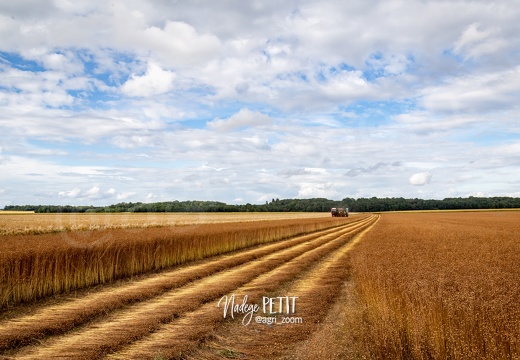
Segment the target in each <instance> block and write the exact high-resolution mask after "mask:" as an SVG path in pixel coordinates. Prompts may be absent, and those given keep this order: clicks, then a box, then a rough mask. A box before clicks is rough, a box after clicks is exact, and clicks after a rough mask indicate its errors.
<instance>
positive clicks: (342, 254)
mask: <svg viewBox="0 0 520 360" xmlns="http://www.w3.org/2000/svg"><path fill="white" fill-rule="evenodd" d="M378 219H379V216H378V217H377V219H376V221H374V222H373V223H372V224H370V225H369V226H368V227H366V228H365V229H363V231H361V232H360V233H359V234H357V235H356V237H355V238H354V239H353V240H352V241H350V242H349V243H347V244H346V245H344V246H342V247H341V248H340V249H338V251H336V252H334V253H332V254H331V255H330V256H329V257H327V258H326V259H324V261H322V262H321V263H319V264H317V266H315V267H313V269H312V270H311V271H309V272H308V273H307V274H306V276H304V277H302V278H300V279H297V280H296V281H294V282H293V283H292V284H291V286H290V287H289V288H288V289H287V290H286V292H287V293H289V294H294V295H297V296H298V308H297V313H296V314H294V316H299V317H302V318H303V322H302V323H301V324H285V325H283V324H280V323H277V324H275V325H273V326H272V327H268V326H266V325H265V324H254V323H253V324H251V326H248V327H244V326H242V325H241V324H237V323H236V322H234V323H231V324H229V326H227V329H221V331H219V335H218V336H217V337H216V339H215V340H212V341H211V340H210V341H208V342H207V343H206V344H204V346H199V348H198V349H197V350H195V351H193V352H191V354H189V355H187V356H184V357H183V359H193V360H194V359H197V360H201V359H204V360H216V359H222V358H223V356H222V354H233V356H234V357H245V358H255V359H256V358H259V359H295V358H294V357H293V356H292V354H293V353H294V351H291V350H294V349H296V348H297V347H298V342H301V341H304V340H306V339H307V338H309V336H310V335H311V334H312V333H313V332H315V331H317V330H318V329H319V328H320V326H321V324H322V322H323V319H325V317H326V316H327V315H328V312H329V310H330V309H331V308H332V307H333V305H334V303H335V300H336V299H337V297H338V296H339V294H340V293H339V292H340V289H341V287H342V286H343V285H344V283H345V281H347V280H348V278H349V275H350V274H349V272H348V271H346V267H347V266H348V257H349V256H350V255H349V253H350V251H351V250H352V248H353V247H354V245H355V244H356V243H358V242H359V241H361V239H362V238H363V236H364V235H365V234H366V233H367V232H368V231H370V230H371V229H372V227H373V226H374V225H375V223H376V222H377V220H378ZM248 291H250V290H248ZM290 316H292V315H290ZM323 350H324V353H322V355H325V356H326V354H327V351H326V349H323ZM329 355H330V354H329ZM151 358H153V357H151Z"/></svg>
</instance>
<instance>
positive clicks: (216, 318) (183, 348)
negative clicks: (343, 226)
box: [109, 216, 378, 360]
mask: <svg viewBox="0 0 520 360" xmlns="http://www.w3.org/2000/svg"><path fill="white" fill-rule="evenodd" d="M377 219H378V217H376V216H373V217H371V218H370V219H368V221H366V222H364V223H363V226H362V227H360V228H358V229H357V231H355V232H353V233H350V234H349V236H341V235H340V236H339V237H338V238H337V239H335V240H336V241H337V242H336V243H335V246H333V247H332V246H331V248H332V249H327V251H326V252H325V251H323V250H325V249H322V248H318V249H315V250H313V251H309V252H306V253H305V254H302V255H300V256H298V257H296V258H294V259H292V260H291V261H288V262H286V263H284V264H283V265H281V266H279V267H276V268H274V269H272V270H271V271H269V272H266V273H263V274H261V275H259V276H257V277H256V278H254V279H253V280H252V281H250V282H248V283H247V284H244V285H242V286H240V287H238V288H235V289H233V290H232V293H233V295H236V296H237V301H239V299H243V296H244V295H247V296H248V302H249V303H259V302H260V298H261V297H262V296H264V295H269V294H275V293H276V294H279V293H280V292H284V294H292V295H298V298H300V299H301V298H304V299H306V301H305V302H304V303H305V305H304V307H302V308H301V309H300V308H299V310H298V313H301V314H309V316H306V317H305V319H304V321H305V322H306V323H307V322H310V323H312V322H316V323H317V322H318V320H319V317H320V316H322V315H323V314H322V313H324V312H326V310H327V309H328V305H330V303H331V301H332V299H333V298H334V296H335V290H337V288H338V287H339V286H341V281H342V280H344V278H345V276H343V275H345V274H347V272H346V271H345V268H344V266H345V256H346V254H347V253H348V252H349V251H350V249H351V248H352V246H353V245H354V244H355V243H357V242H358V241H359V240H360V239H361V237H362V235H363V234H364V233H365V232H367V231H368V230H369V229H370V228H371V227H372V226H373V225H374V224H375V222H376V221H377ZM323 288H327V289H328V290H330V291H329V293H328V296H327V297H321V298H319V296H321V295H322V293H323ZM229 296H231V295H229ZM317 299H318V300H319V301H316V300H317ZM219 302H220V303H221V300H220V299H218V300H215V301H212V302H208V303H207V304H204V305H203V306H201V307H199V308H197V309H196V310H195V311H192V312H189V313H187V314H184V315H183V316H181V317H180V318H179V319H176V320H174V321H172V322H170V323H168V324H165V325H162V326H161V327H160V329H158V330H157V331H155V332H154V333H152V334H151V335H150V336H148V337H146V338H143V339H142V340H139V341H136V342H135V343H133V344H132V345H130V346H128V347H126V348H125V349H123V350H122V351H119V352H118V353H116V354H112V355H110V356H109V358H111V359H121V360H122V359H156V358H166V359H176V358H187V357H191V358H194V359H197V358H205V357H208V355H209V356H210V357H211V356H212V355H214V356H215V358H219V359H221V358H223V357H226V356H223V355H225V354H226V353H227V354H228V355H233V354H234V355H235V356H236V357H242V356H244V355H248V354H247V352H249V355H255V356H258V357H255V358H270V357H272V356H273V355H275V352H273V349H272V348H271V346H270V344H271V343H272V340H273V339H271V336H274V337H277V336H278V335H279V334H276V333H274V332H273V330H274V329H275V328H277V326H269V325H265V324H261V325H260V324H255V321H254V319H253V318H252V317H251V318H249V317H247V316H245V315H244V314H240V315H238V316H237V317H236V318H235V319H234V321H227V322H225V321H224V316H223V311H222V310H219V309H218V308H219V307H221V306H219ZM298 305H300V300H298ZM317 307H318V309H317ZM318 310H320V311H318ZM253 316H254V315H253ZM227 317H229V314H228V315H227ZM223 324H227V325H228V329H227V330H226V329H225V326H223ZM245 324H247V325H245ZM229 327H231V329H232V330H230V329H229ZM281 328H285V327H284V326H281V327H280V329H281ZM301 329H302V327H301V326H298V325H296V326H295V327H291V329H290V330H291V331H292V332H294V333H296V334H299V335H300V336H306V333H305V332H302V331H301ZM307 329H309V327H307ZM286 330H287V329H286ZM225 331H227V334H223V335H221V336H220V338H221V339H227V341H226V342H227V344H226V345H224V344H222V343H221V344H218V343H216V342H212V346H213V347H210V346H209V345H208V344H206V343H205V341H206V340H208V339H209V338H211V337H212V335H213V334H214V333H215V332H218V333H219V334H222V333H223V332H225ZM283 336H286V334H285V335H284V334H282V337H281V338H280V337H279V339H287V337H283ZM237 343H241V344H242V345H243V346H247V347H248V348H249V347H250V346H251V345H253V346H252V347H251V348H250V350H248V351H247V352H244V351H243V350H244V349H241V351H236V350H235V349H233V348H234V347H236V344H237ZM201 344H204V346H203V347H202V349H200V348H198V347H199V346H200V345H201ZM266 345H267V346H266ZM255 346H256V348H261V349H263V350H264V351H262V352H258V351H257V352H256V353H255V350H257V349H255ZM238 347H240V346H238ZM277 347H278V348H280V344H278V345H277ZM251 349H252V350H253V351H251Z"/></svg>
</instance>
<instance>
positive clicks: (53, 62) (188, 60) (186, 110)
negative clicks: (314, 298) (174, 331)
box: [0, 0, 520, 204]
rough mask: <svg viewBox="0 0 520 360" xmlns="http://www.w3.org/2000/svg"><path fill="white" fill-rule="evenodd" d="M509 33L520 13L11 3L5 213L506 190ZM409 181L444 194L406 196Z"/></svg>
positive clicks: (513, 177) (512, 83)
mask: <svg viewBox="0 0 520 360" xmlns="http://www.w3.org/2000/svg"><path fill="white" fill-rule="evenodd" d="M424 14H428V16H427V17H426V18H425V17H424ZM446 14H450V16H446ZM418 18H421V19H422V21H421V26H417V19H418ZM518 18H520V8H519V7H518V6H516V3H515V1H514V0H503V1H500V2H494V3H493V4H492V5H491V4H490V3H489V2H486V1H469V0H461V1H457V2H450V1H433V0H425V1H422V0H421V1H419V0H411V1H408V2H402V1H401V2H399V1H383V2H382V1H372V0H367V1H360V0H359V1H339V0H324V1H314V0H312V1H297V2H284V3H274V2H272V3H271V2H253V1H250V2H247V1H245V2H244V1H229V2H212V1H207V0H202V1H200V2H197V4H194V3H193V2H188V1H184V2H182V1H181V2H179V1H177V2H174V3H172V2H166V1H155V2H153V1H134V0H131V1H123V0H112V1H110V2H103V1H91V2H83V3H81V4H74V2H71V1H69V0H55V1H51V0H45V1H35V0H24V1H11V2H6V1H4V2H3V3H2V4H0V37H1V40H2V41H0V106H1V107H2V112H1V113H0V134H2V136H1V137H0V149H1V154H0V174H1V176H0V177H1V182H2V188H5V189H8V191H7V190H6V192H5V193H4V195H3V197H5V196H7V194H9V198H10V199H12V200H13V201H14V202H17V203H43V202H49V203H52V202H56V201H58V202H61V203H64V202H75V203H78V204H79V203H86V202H89V203H90V202H92V203H94V204H105V203H110V202H114V201H119V200H125V199H130V198H131V199H132V200H134V199H135V200H137V201H147V200H150V199H152V198H158V199H165V200H169V199H175V198H179V197H182V198H183V199H186V200H188V199H194V198H205V199H218V200H222V201H230V199H241V200H240V201H243V202H252V201H258V200H259V199H264V198H265V199H267V200H271V198H272V197H279V198H290V197H313V196H324V197H335V198H343V197H345V196H352V197H371V196H421V197H426V196H429V197H437V198H443V197H445V196H464V195H467V194H472V193H477V192H478V191H482V192H484V193H486V194H490V195H492V194H498V195H500V194H514V193H516V192H517V190H515V189H517V188H518V180H517V174H518V172H519V168H518V166H520V164H519V159H518V156H517V154H518V145H517V143H518V137H519V136H520V135H519V134H520V129H519V128H518V118H520V108H519V106H518V104H519V102H518V94H519V93H520V70H519V67H518V64H519V61H518V54H519V53H520V43H518ZM439 29H442V31H439ZM424 39H428V41H426V42H425V41H424ZM237 130H239V131H237ZM395 159H399V160H400V162H396V161H395ZM425 159H428V160H427V161H426V160H425ZM475 159H478V161H475V162H473V163H472V162H471V161H473V160H475ZM84 164H90V165H89V166H87V165H84ZM95 164H97V165H98V166H95ZM99 164H103V165H102V166H100V165H99ZM201 164H206V165H202V166H201ZM461 164H462V165H461ZM468 164H470V165H468ZM217 169H218V170H219V171H213V170H217ZM317 169H318V170H317ZM417 169H435V176H436V180H435V182H433V183H431V178H432V175H431V174H430V173H426V172H422V173H418V174H415V175H413V176H412V177H411V178H410V181H409V183H410V184H414V185H420V184H423V185H424V184H429V186H423V187H414V186H408V184H407V183H406V182H407V180H408V178H409V175H407V174H414V173H416V172H419V171H423V170H417ZM430 171H432V172H433V170H430ZM34 174H42V176H40V177H38V178H36V177H35V176H34ZM497 174H500V176H498V175H497ZM36 179H38V181H41V179H48V181H47V182H39V183H38V184H39V185H40V184H41V188H42V189H41V191H40V190H39V191H38V192H33V191H31V190H30V189H33V188H34V181H35V180H36ZM456 179H466V180H465V181H456ZM93 181H95V182H93ZM38 187H40V186H38ZM116 189H117V190H116ZM56 194H58V196H56ZM149 194H153V195H149ZM266 197H267V198H266Z"/></svg>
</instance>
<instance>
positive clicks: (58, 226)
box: [0, 211, 330, 236]
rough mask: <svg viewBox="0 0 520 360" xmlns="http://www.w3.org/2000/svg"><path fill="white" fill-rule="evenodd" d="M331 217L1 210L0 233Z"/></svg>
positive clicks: (316, 214)
mask: <svg viewBox="0 0 520 360" xmlns="http://www.w3.org/2000/svg"><path fill="white" fill-rule="evenodd" d="M320 217H330V214H329V213H297V212H296V213H291V212H266V213H247V212H246V213H101V214H100V213H94V214H89V213H72V214H35V213H34V212H21V211H18V212H16V211H0V236H1V235H19V234H20V235H21V234H27V235H30V234H46V233H55V232H63V231H78V230H104V229H134V228H148V227H161V226H185V225H195V224H216V223H226V222H248V221H261V220H283V219H309V218H320Z"/></svg>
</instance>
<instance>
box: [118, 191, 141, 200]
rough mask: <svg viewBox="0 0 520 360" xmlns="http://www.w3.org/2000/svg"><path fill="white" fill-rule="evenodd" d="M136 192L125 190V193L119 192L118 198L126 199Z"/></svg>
mask: <svg viewBox="0 0 520 360" xmlns="http://www.w3.org/2000/svg"><path fill="white" fill-rule="evenodd" d="M135 194H136V193H135V192H134V191H130V192H123V193H120V194H117V200H126V199H128V198H129V197H132V196H134V195H135Z"/></svg>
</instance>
